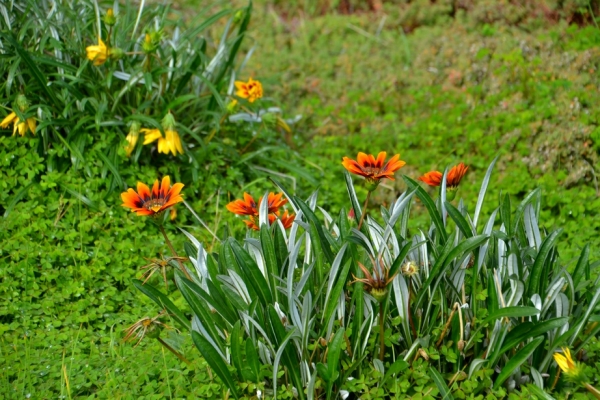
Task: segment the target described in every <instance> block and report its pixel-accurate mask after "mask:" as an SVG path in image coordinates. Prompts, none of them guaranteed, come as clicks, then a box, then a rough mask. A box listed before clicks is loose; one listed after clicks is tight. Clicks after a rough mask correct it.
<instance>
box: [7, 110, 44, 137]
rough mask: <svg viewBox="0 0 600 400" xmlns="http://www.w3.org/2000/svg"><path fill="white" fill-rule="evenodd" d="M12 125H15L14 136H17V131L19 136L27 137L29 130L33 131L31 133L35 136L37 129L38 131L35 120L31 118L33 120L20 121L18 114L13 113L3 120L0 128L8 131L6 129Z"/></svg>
mask: <svg viewBox="0 0 600 400" xmlns="http://www.w3.org/2000/svg"><path fill="white" fill-rule="evenodd" d="M11 123H12V124H14V125H13V136H15V134H16V133H17V131H19V135H21V136H25V134H26V133H27V130H28V129H29V130H30V131H31V133H33V134H34V135H35V129H36V122H35V118H33V117H31V118H27V120H25V121H19V117H17V114H15V113H14V112H11V113H10V114H8V115H7V116H6V118H4V119H3V120H2V122H0V128H2V129H6V128H8V126H9V125H10V124H11Z"/></svg>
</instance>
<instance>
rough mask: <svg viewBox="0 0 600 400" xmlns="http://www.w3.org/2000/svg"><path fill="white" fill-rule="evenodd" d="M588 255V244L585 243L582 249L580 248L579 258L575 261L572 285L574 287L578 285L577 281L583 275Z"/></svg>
mask: <svg viewBox="0 0 600 400" xmlns="http://www.w3.org/2000/svg"><path fill="white" fill-rule="evenodd" d="M589 257H590V244H589V243H587V244H586V245H585V246H584V248H583V250H581V255H580V256H579V260H578V261H577V266H576V267H575V270H574V271H573V287H574V288H576V287H577V285H579V282H580V281H581V279H582V278H583V276H584V273H585V268H586V267H587V265H588V263H589Z"/></svg>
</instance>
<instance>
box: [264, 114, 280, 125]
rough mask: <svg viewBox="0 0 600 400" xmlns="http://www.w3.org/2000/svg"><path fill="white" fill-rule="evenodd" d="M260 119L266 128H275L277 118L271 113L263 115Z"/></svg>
mask: <svg viewBox="0 0 600 400" xmlns="http://www.w3.org/2000/svg"><path fill="white" fill-rule="evenodd" d="M261 118H262V121H263V122H264V123H265V125H267V126H271V127H272V126H275V123H276V122H277V116H276V115H275V114H273V113H264V114H263V115H262V116H261Z"/></svg>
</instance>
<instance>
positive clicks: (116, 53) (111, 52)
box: [108, 47, 125, 60]
mask: <svg viewBox="0 0 600 400" xmlns="http://www.w3.org/2000/svg"><path fill="white" fill-rule="evenodd" d="M124 55H125V52H124V51H123V50H121V49H120V48H118V47H111V48H110V49H108V56H109V57H110V58H111V59H113V60H120V59H121V58H123V56H124Z"/></svg>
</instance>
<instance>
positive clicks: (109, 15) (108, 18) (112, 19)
mask: <svg viewBox="0 0 600 400" xmlns="http://www.w3.org/2000/svg"><path fill="white" fill-rule="evenodd" d="M104 23H105V24H106V25H108V26H113V25H114V24H116V23H117V17H116V16H115V13H114V11H113V9H112V8H109V9H108V10H107V11H106V14H105V15H104Z"/></svg>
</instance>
